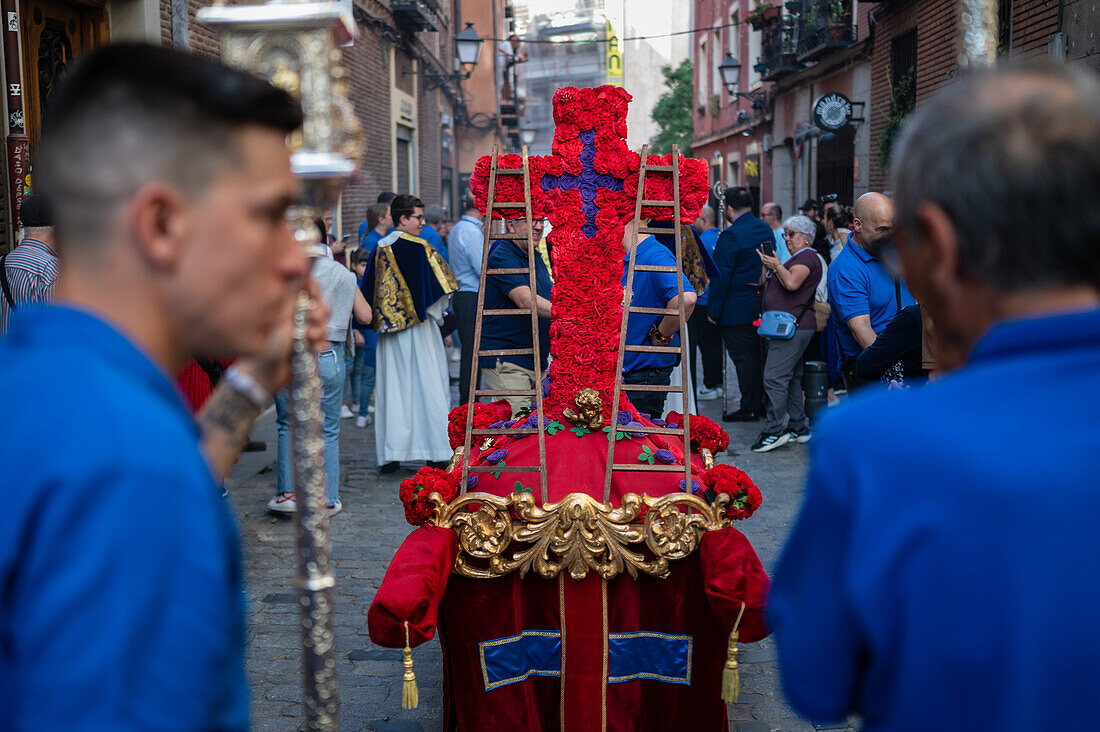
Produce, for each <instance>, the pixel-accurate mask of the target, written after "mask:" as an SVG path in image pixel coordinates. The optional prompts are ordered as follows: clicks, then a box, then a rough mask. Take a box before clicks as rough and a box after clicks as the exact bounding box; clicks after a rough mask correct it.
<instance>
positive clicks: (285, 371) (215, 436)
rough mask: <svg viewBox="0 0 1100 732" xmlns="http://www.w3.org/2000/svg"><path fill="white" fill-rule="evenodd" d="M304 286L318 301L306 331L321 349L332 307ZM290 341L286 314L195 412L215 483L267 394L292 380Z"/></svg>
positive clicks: (236, 453) (227, 467) (325, 344)
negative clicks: (259, 350) (263, 343)
mask: <svg viewBox="0 0 1100 732" xmlns="http://www.w3.org/2000/svg"><path fill="white" fill-rule="evenodd" d="M305 291H306V293H307V294H309V295H310V296H311V297H312V298H313V300H314V301H315V302H316V304H315V305H314V306H313V308H312V309H311V310H310V314H309V326H308V330H307V333H306V336H307V338H308V339H309V342H310V344H311V346H312V347H313V350H314V352H316V353H319V352H320V351H322V350H323V349H325V348H327V347H328V319H329V314H330V313H331V310H330V308H329V307H328V305H327V304H326V303H324V302H323V301H321V300H319V297H320V291H319V288H318V287H317V283H316V282H314V281H313V280H312V279H311V280H308V281H307V285H306V288H305ZM293 342H294V338H293V322H292V315H290V314H289V313H288V315H287V317H286V318H284V319H281V320H280V323H279V325H278V327H276V328H275V330H274V331H273V332H272V334H271V337H270V338H269V339H268V344H267V347H266V348H265V349H264V351H263V352H262V353H259V354H256V355H254V356H246V357H242V358H240V359H238V360H237V362H236V363H235V364H233V366H231V367H230V369H229V370H228V371H226V374H225V377H224V378H223V379H222V380H221V381H220V382H218V385H217V388H216V389H214V393H213V394H212V395H211V396H210V398H209V399H208V400H207V402H206V404H205V405H204V406H203V408H202V411H201V412H199V415H198V418H197V419H198V423H199V427H200V428H201V429H202V451H203V454H204V455H206V460H207V462H208V463H209V464H210V469H211V471H212V472H213V473H214V478H215V479H216V480H218V481H219V482H220V481H222V480H224V479H225V477H226V476H227V475H229V472H230V471H231V470H232V469H233V465H234V464H235V463H236V462H237V458H238V457H239V456H240V454H241V449H242V448H243V447H244V446H245V444H247V443H248V437H249V435H250V434H251V432H252V427H253V425H255V424H256V420H257V419H258V418H259V416H260V414H262V413H263V410H264V409H266V408H267V406H268V404H270V402H271V395H273V394H275V393H276V392H277V391H279V390H280V389H282V388H284V387H285V386H286V385H287V384H288V383H289V382H290V353H291V348H292V347H293ZM231 372H235V374H234V373H231Z"/></svg>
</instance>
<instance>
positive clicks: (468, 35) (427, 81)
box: [405, 21, 482, 91]
mask: <svg viewBox="0 0 1100 732" xmlns="http://www.w3.org/2000/svg"><path fill="white" fill-rule="evenodd" d="M481 44H482V40H481V36H479V35H478V34H477V31H476V30H474V24H473V23H471V22H469V21H467V23H466V27H465V28H463V29H462V30H460V31H459V32H458V34H457V35H455V55H456V56H458V62H459V64H461V65H462V68H463V69H465V71H460V72H459V73H457V74H433V73H429V72H425V74H424V88H425V89H426V90H427V91H431V90H432V89H438V88H439V87H441V86H444V85H445V84H446V83H447V82H449V81H465V80H466V79H469V78H470V74H472V73H474V67H475V66H477V60H478V58H479V57H480V56H481ZM405 73H406V74H415V73H416V72H415V71H406V72H405Z"/></svg>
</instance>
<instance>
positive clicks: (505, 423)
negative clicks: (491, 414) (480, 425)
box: [489, 420, 511, 430]
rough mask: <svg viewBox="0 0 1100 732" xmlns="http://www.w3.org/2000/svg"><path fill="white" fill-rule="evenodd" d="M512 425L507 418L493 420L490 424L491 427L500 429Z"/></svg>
mask: <svg viewBox="0 0 1100 732" xmlns="http://www.w3.org/2000/svg"><path fill="white" fill-rule="evenodd" d="M510 426H511V425H510V424H509V423H508V421H507V420H501V421H500V422H493V423H492V424H491V425H489V429H491V430H499V429H501V428H503V427H510Z"/></svg>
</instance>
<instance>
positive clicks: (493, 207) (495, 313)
mask: <svg viewBox="0 0 1100 732" xmlns="http://www.w3.org/2000/svg"><path fill="white" fill-rule="evenodd" d="M499 153H500V148H499V146H496V145H494V146H493V156H492V161H491V164H490V168H489V198H488V201H487V202H486V205H485V245H484V247H483V248H482V252H481V278H480V282H479V283H478V290H477V312H476V321H475V325H474V342H473V344H472V348H473V352H474V358H473V366H472V368H473V370H474V373H473V374H472V375H471V378H470V393H469V405H470V408H469V409H467V411H466V434H465V441H464V445H465V450H464V452H463V455H464V459H463V461H462V482H461V484H460V492H461V493H465V492H466V479H467V478H468V477H469V475H470V473H530V472H532V470H533V466H513V465H507V466H502V467H498V466H496V465H475V466H471V465H470V454H471V453H470V450H471V447H472V445H473V442H474V438H475V437H476V438H481V439H484V438H485V437H490V436H496V435H538V441H539V464H538V472H539V485H540V488H541V490H542V503H543V504H545V503H546V502H547V501H548V500H549V494H548V492H547V488H546V417H545V415H544V412H543V408H542V377H543V373H542V363H541V361H540V359H539V348H538V345H539V317H538V310H537V305H536V302H537V300H538V287H537V286H536V276H535V257H538V256H540V255H539V253H538V252H537V251H536V250H537V248H538V244H539V243H538V242H537V241H534V240H533V238H532V237H533V229H532V223H533V222H532V216H531V168H530V165H529V164H528V160H527V146H526V145H525V146H524V147H523V166H522V167H521V168H498V167H497V158H498V156H499ZM498 175H522V176H523V194H524V200H523V202H522V203H520V202H513V203H504V202H501V203H498V202H496V201H495V200H494V199H495V197H496V181H497V176H498ZM517 208H522V209H524V213H525V214H526V217H527V234H509V233H507V232H504V233H501V234H497V235H495V236H494V235H493V234H492V226H493V213H494V212H495V211H503V210H506V209H511V210H514V209H517ZM494 239H496V240H505V241H522V240H523V239H526V240H527V267H526V268H523V267H519V268H508V269H489V247H490V245H491V244H492V241H493V240H494ZM523 274H525V275H527V276H528V282H529V283H530V287H531V306H530V307H526V308H521V307H516V308H501V309H490V310H486V309H485V284H486V278H488V277H493V276H501V275H523ZM518 315H528V316H529V317H530V319H531V343H532V346H533V347H532V348H502V349H489V350H486V351H483V350H481V323H482V318H494V317H516V316H518ZM463 347H465V344H463ZM482 356H488V357H494V356H496V357H499V356H531V360H532V361H534V364H535V388H534V389H518V390H517V389H510V390H500V389H497V390H492V389H479V388H478V386H477V385H478V381H479V378H478V377H479V376H480V373H481V367H480V361H481V357H482ZM507 396H529V397H534V401H535V409H536V411H535V414H537V415H538V417H537V418H536V426H535V427H497V428H492V429H474V410H473V404H474V402H476V401H477V400H478V397H507Z"/></svg>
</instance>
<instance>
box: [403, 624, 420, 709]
mask: <svg viewBox="0 0 1100 732" xmlns="http://www.w3.org/2000/svg"><path fill="white" fill-rule="evenodd" d="M401 653H402V655H403V656H404V658H403V659H402V660H401V663H402V665H404V667H405V673H404V675H402V677H401V680H402V684H401V708H402V709H416V708H417V707H418V706H419V705H420V692H419V691H418V690H417V688H416V674H414V673H413V651H412V648H411V647H410V646H409V621H408V620H406V621H405V650H404V651H402V652H401Z"/></svg>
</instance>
